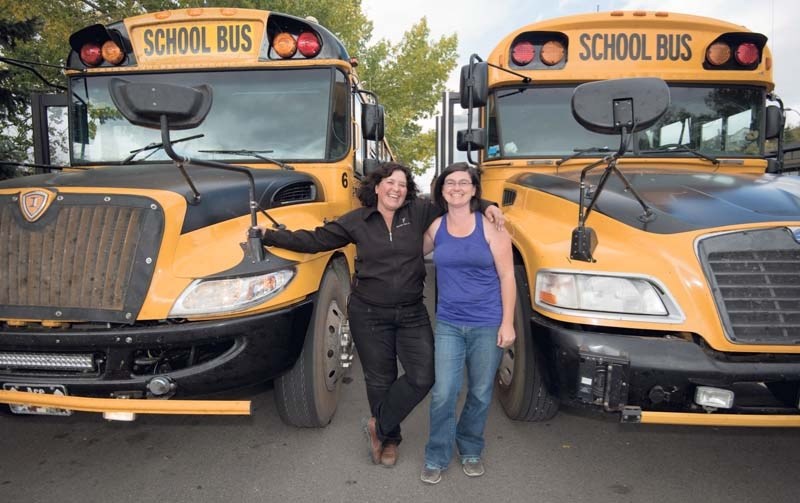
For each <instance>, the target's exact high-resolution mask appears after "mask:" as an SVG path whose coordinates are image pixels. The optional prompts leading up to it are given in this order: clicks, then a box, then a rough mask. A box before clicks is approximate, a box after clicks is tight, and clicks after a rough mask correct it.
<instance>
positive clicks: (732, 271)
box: [699, 228, 800, 345]
mask: <svg viewBox="0 0 800 503" xmlns="http://www.w3.org/2000/svg"><path fill="white" fill-rule="evenodd" d="M699 251H700V259H701V261H702V263H703V267H704V269H705V273H706V277H707V279H708V281H709V283H710V284H711V287H712V289H713V292H714V300H715V301H716V304H717V309H718V311H719V313H720V316H721V318H722V321H723V325H724V327H725V332H726V336H727V337H728V339H729V340H731V341H732V342H735V343H739V344H779V345H796V344H800V244H798V243H797V242H796V241H795V240H794V238H793V236H792V233H791V232H789V230H788V229H785V228H784V229H764V230H755V231H744V232H734V233H728V234H721V235H716V236H711V237H708V238H705V239H703V240H702V241H700V245H699Z"/></svg>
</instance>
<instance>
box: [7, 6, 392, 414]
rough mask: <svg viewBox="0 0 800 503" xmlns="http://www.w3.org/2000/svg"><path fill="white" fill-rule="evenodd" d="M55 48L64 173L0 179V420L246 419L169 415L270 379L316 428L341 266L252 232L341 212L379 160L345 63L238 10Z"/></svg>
mask: <svg viewBox="0 0 800 503" xmlns="http://www.w3.org/2000/svg"><path fill="white" fill-rule="evenodd" d="M69 46H70V48H71V50H70V52H69V56H68V59H67V67H68V69H67V71H66V78H67V81H68V85H67V88H68V89H67V93H66V95H65V101H64V104H66V107H67V111H68V117H69V144H70V163H69V166H67V167H65V168H64V169H63V170H61V171H52V172H49V173H45V174H39V175H35V176H28V177H22V178H16V179H12V180H8V181H5V182H2V183H0V255H2V256H3V257H4V258H3V260H2V261H0V285H2V286H0V384H2V388H3V389H2V390H0V402H6V403H8V404H10V405H11V410H12V411H13V412H19V413H43V414H48V413H49V414H64V413H69V411H70V410H90V411H98V412H105V413H107V414H109V415H111V416H112V417H114V414H116V415H117V416H116V417H128V418H130V417H132V415H133V414H135V413H154V412H164V413H241V412H242V407H244V409H247V403H246V402H245V403H244V405H241V403H240V402H233V403H234V405H231V403H229V402H224V401H220V402H217V401H213V400H164V399H165V398H176V399H180V398H186V397H198V396H202V395H208V394H211V393H216V392H222V391H228V390H232V389H234V388H239V387H242V386H245V385H250V384H253V383H257V382H261V381H265V380H270V379H274V383H275V384H274V389H275V397H276V404H277V408H278V411H279V412H280V415H281V417H282V418H283V420H284V421H286V422H287V423H289V424H293V425H297V426H306V427H314V426H324V425H326V424H328V422H329V421H330V420H331V417H332V416H333V414H334V412H335V410H336V407H337V403H338V396H339V390H340V387H341V383H342V379H343V376H344V374H345V372H346V371H347V367H348V366H349V364H350V361H351V360H352V356H353V353H352V342H351V339H350V334H349V330H348V325H347V321H346V318H345V313H346V303H347V298H348V295H349V288H350V286H349V285H350V276H351V273H352V271H353V259H354V257H353V253H354V252H353V249H351V248H346V249H342V250H338V251H335V252H330V253H322V254H315V255H312V254H300V253H292V252H287V251H283V250H275V251H274V252H270V251H266V250H264V249H263V247H261V245H260V241H259V239H258V236H257V234H258V232H259V230H258V227H259V226H266V227H287V228H300V227H304V228H313V227H315V226H317V225H321V224H322V223H323V222H324V221H326V220H330V219H334V218H336V217H337V216H339V215H342V214H344V213H346V212H347V211H349V210H350V209H352V208H354V207H356V205H358V204H359V203H358V200H357V198H356V197H355V189H356V188H357V187H358V185H359V183H360V179H361V178H362V177H363V176H364V174H365V171H367V170H369V169H370V168H371V167H373V166H374V165H375V164H376V163H378V162H380V161H382V160H387V159H389V158H390V157H391V152H390V151H389V149H388V146H387V145H386V143H385V140H384V138H383V108H382V107H381V106H380V105H378V104H377V102H376V99H375V97H374V95H372V94H371V93H369V92H368V91H367V90H365V89H362V88H361V85H360V83H359V81H358V77H357V74H356V71H355V66H356V64H357V63H356V62H355V61H354V60H351V58H350V56H349V55H348V53H347V50H346V49H345V47H344V46H343V45H342V43H341V41H340V40H339V39H337V38H336V37H335V36H334V35H333V34H332V33H331V32H330V31H329V30H327V29H326V28H325V27H323V26H321V25H319V24H318V23H317V22H316V21H315V20H313V19H311V18H309V19H303V18H299V17H295V16H290V15H285V14H280V13H275V12H267V11H259V10H246V9H235V8H222V9H219V8H194V9H185V10H173V11H165V12H156V13H150V14H145V15H141V16H136V17H131V18H128V19H124V20H122V21H120V22H117V23H113V24H110V25H107V26H105V25H99V24H98V25H93V26H88V27H85V28H83V29H80V30H78V31H76V32H75V33H73V34H72V35H71V36H70V38H69ZM62 99H64V98H62ZM57 101H58V100H57V99H51V100H49V101H47V100H42V101H40V102H37V103H44V105H43V106H44V107H46V106H49V105H51V104H54V103H57ZM42 116H43V117H46V116H47V114H46V113H45V114H42ZM160 121H163V123H162V122H160ZM35 129H36V130H35V135H34V136H35V138H36V139H37V141H38V143H37V145H38V151H37V160H41V159H45V160H47V159H49V156H48V155H47V154H48V152H47V145H48V142H47V135H48V134H49V132H50V129H48V127H47V124H46V121H43V120H39V122H38V123H36V124H35ZM248 236H249V237H248ZM273 253H274V254H273ZM116 399H125V400H116ZM245 412H246V410H245ZM126 415H127V416H126Z"/></svg>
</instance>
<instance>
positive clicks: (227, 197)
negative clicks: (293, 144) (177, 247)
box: [0, 164, 321, 234]
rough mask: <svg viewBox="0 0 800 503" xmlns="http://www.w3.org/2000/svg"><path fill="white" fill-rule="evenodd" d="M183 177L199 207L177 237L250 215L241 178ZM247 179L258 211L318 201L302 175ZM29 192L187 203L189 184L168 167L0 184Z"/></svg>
mask: <svg viewBox="0 0 800 503" xmlns="http://www.w3.org/2000/svg"><path fill="white" fill-rule="evenodd" d="M187 172H188V173H189V176H190V177H191V179H192V182H193V183H194V184H195V186H196V187H197V190H198V191H199V192H200V202H199V203H197V204H188V205H187V208H186V217H185V219H184V221H183V228H182V229H181V233H182V234H185V233H187V232H191V231H193V230H197V229H199V228H202V227H206V226H209V225H214V224H216V223H219V222H222V221H225V220H229V219H232V218H237V217H241V216H243V215H247V214H249V213H250V205H249V195H248V185H249V184H248V180H247V177H246V176H245V175H244V174H241V173H236V172H232V171H226V170H223V169H214V168H205V167H200V166H187ZM251 173H253V177H254V178H255V185H256V201H258V203H259V205H260V207H261V208H263V209H269V208H274V207H280V206H286V205H288V204H297V203H304V202H311V201H315V200H317V198H318V197H319V196H320V195H321V192H320V191H319V190H318V189H317V186H316V184H315V183H314V179H313V178H312V177H311V176H310V175H308V174H306V173H300V172H296V171H277V170H266V169H264V170H261V169H253V170H251ZM31 187H36V188H46V189H48V188H49V189H54V190H57V189H58V188H60V187H70V188H110V189H145V190H166V191H170V192H175V193H177V194H180V195H181V196H183V197H185V198H186V199H187V201H191V200H192V191H191V189H190V188H189V184H188V183H187V182H186V179H185V178H184V177H183V176H182V175H181V173H180V171H178V169H177V168H176V167H175V166H174V165H173V164H146V165H142V164H140V165H131V166H111V167H105V168H95V169H89V170H86V171H81V172H68V173H67V172H62V173H51V174H45V175H34V176H26V177H21V178H13V179H11V180H6V181H3V182H0V189H9V188H20V189H22V188H31Z"/></svg>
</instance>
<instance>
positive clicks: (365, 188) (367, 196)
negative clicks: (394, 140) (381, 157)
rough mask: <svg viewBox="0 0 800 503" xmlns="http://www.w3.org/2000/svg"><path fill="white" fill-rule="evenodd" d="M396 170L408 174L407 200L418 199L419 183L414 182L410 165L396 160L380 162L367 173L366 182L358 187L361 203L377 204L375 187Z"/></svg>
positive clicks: (366, 204)
mask: <svg viewBox="0 0 800 503" xmlns="http://www.w3.org/2000/svg"><path fill="white" fill-rule="evenodd" d="M395 171H402V172H403V173H405V175H406V188H407V189H408V192H407V193H406V201H412V200H414V199H416V198H417V194H418V192H419V190H418V189H417V184H416V183H414V174H413V173H411V170H410V169H409V168H408V167H406V166H403V165H402V164H398V163H396V162H384V163H382V164H379V165H378V167H377V168H375V170H374V171H372V172H371V173H370V174H369V175H367V178H366V180H364V183H362V184H361V187H359V188H358V192H357V193H356V195H357V196H358V199H359V200H360V201H361V204H362V205H364V206H368V207H369V206H377V205H378V195H377V194H376V193H375V187H377V186H378V184H379V183H381V180H383V179H384V178H388V177H390V176H392V173H394V172H395Z"/></svg>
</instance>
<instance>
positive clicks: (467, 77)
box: [458, 61, 489, 109]
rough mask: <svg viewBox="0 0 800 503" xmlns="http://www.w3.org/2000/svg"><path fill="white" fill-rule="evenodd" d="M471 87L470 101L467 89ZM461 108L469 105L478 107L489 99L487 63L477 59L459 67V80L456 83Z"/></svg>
mask: <svg viewBox="0 0 800 503" xmlns="http://www.w3.org/2000/svg"><path fill="white" fill-rule="evenodd" d="M470 89H472V103H470V101H469V90H470ZM458 92H459V95H460V98H459V99H460V101H461V108H464V109H467V108H469V107H470V106H472V107H474V108H479V107H482V106H484V105H486V103H487V102H488V101H489V65H488V64H487V63H486V62H485V61H478V62H475V63H474V64H471V65H464V66H462V67H461V80H460V81H459V85H458Z"/></svg>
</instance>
